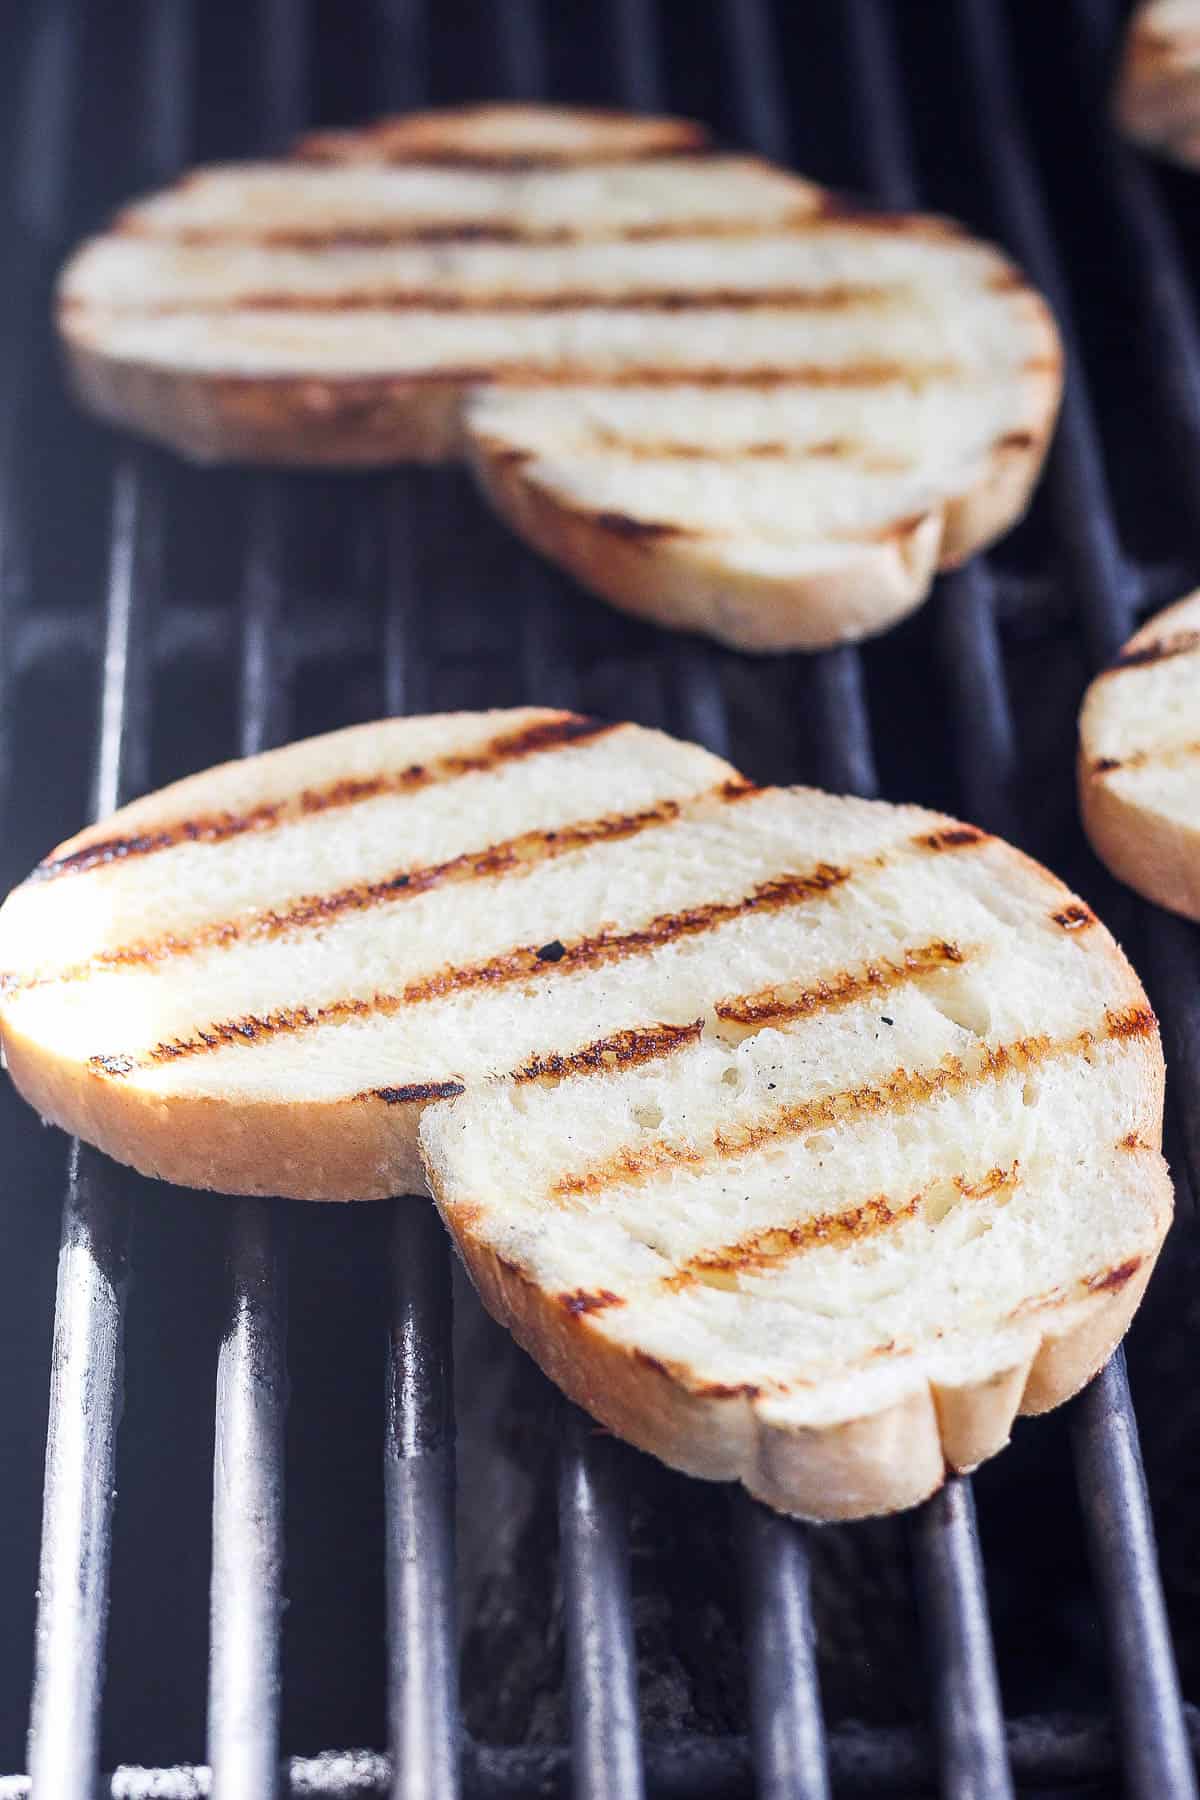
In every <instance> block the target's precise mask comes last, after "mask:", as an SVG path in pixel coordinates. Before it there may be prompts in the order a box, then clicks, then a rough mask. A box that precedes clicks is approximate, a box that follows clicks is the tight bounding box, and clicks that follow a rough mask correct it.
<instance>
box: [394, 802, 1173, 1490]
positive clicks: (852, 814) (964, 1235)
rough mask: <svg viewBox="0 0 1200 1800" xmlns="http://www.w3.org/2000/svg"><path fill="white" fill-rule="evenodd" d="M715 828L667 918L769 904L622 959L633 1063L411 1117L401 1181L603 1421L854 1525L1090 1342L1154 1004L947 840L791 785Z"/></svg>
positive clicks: (981, 850) (977, 852)
mask: <svg viewBox="0 0 1200 1800" xmlns="http://www.w3.org/2000/svg"><path fill="white" fill-rule="evenodd" d="M727 821H728V823H729V824H730V825H731V827H732V828H731V832H730V837H729V848H728V851H727V852H726V853H724V854H722V855H717V854H713V855H712V856H711V858H710V857H709V856H706V857H705V859H704V866H703V868H701V867H700V866H698V865H692V864H691V863H690V860H689V867H688V871H687V876H688V895H687V902H686V904H687V908H688V911H689V912H690V914H691V915H692V916H697V915H703V914H705V913H706V912H708V911H710V909H712V907H713V905H714V902H715V903H716V906H717V907H718V908H720V909H725V908H726V907H727V906H728V904H729V900H730V898H731V897H732V896H734V895H737V894H739V893H744V892H746V891H748V890H747V882H748V880H754V881H755V882H756V886H757V891H758V892H759V893H760V894H761V895H766V896H771V895H774V896H776V898H775V899H774V900H771V899H768V900H767V901H766V903H765V904H763V905H761V906H760V908H758V909H756V910H754V911H752V912H750V913H748V914H747V913H745V912H744V911H743V905H744V902H739V901H735V902H734V904H735V906H736V907H737V916H736V917H733V918H729V919H728V920H727V922H725V923H723V924H721V925H720V926H719V927H718V928H716V929H712V930H709V931H707V932H706V933H705V935H704V937H703V938H702V939H701V940H699V941H698V942H697V943H696V945H695V947H694V948H693V949H691V950H690V952H689V953H688V955H687V957H686V961H685V957H684V953H683V948H684V947H683V946H680V947H679V948H678V949H675V948H674V947H672V948H671V949H670V950H669V951H668V950H667V949H665V948H664V951H663V953H662V959H661V960H662V962H663V963H664V964H666V963H669V962H674V964H675V968H674V970H673V973H672V976H671V979H670V982H669V985H668V986H667V987H666V988H665V989H663V990H661V992H660V991H654V992H651V991H650V985H649V984H650V983H651V981H652V978H653V975H654V972H655V967H656V964H657V963H658V961H659V958H657V957H656V958H655V960H654V961H653V962H651V963H650V964H649V965H648V966H647V967H646V968H645V972H644V975H643V976H642V977H641V978H642V979H644V980H645V981H646V983H647V989H646V992H645V999H644V1002H643V1007H642V1012H641V1015H640V1017H641V1020H642V1031H643V1033H644V1032H645V1031H646V1030H647V1029H648V1028H649V1027H650V1025H651V1022H652V1021H659V1022H660V1024H659V1026H658V1029H659V1031H660V1032H661V1034H662V1035H661V1042H660V1043H659V1044H658V1045H657V1046H655V1047H654V1052H653V1054H652V1053H651V1051H650V1049H649V1048H647V1049H646V1050H645V1052H644V1053H639V1054H638V1055H635V1056H629V1057H627V1058H626V1059H624V1060H622V1059H620V1058H619V1057H617V1056H615V1055H612V1054H609V1053H606V1052H605V1051H603V1050H600V1051H598V1052H597V1054H595V1055H592V1054H588V1053H586V1052H585V1053H584V1054H582V1055H581V1054H580V1052H579V1051H578V1050H576V1051H574V1052H571V1053H567V1054H563V1055H548V1054H547V1053H546V1052H545V1051H543V1052H541V1053H540V1054H539V1055H537V1056H536V1057H532V1058H530V1059H529V1060H528V1061H527V1063H526V1065H525V1066H524V1067H523V1068H522V1069H520V1070H519V1071H518V1073H517V1075H516V1076H515V1077H514V1078H512V1079H510V1080H508V1081H506V1082H499V1083H491V1084H487V1085H485V1086H482V1087H480V1086H476V1087H474V1088H471V1089H469V1090H468V1091H467V1092H466V1093H465V1094H464V1095H463V1096H462V1097H461V1098H459V1099H455V1100H452V1101H448V1102H447V1103H445V1104H443V1105H440V1106H437V1107H434V1108H431V1109H430V1110H429V1111H428V1112H426V1114H425V1115H424V1117H423V1119H422V1121H421V1142H422V1148H423V1152H424V1156H425V1162H426V1168H427V1172H428V1177H429V1182H430V1186H431V1188H432V1190H433V1193H434V1195H435V1197H436V1199H437V1202H438V1205H439V1207H440V1209H441V1211H442V1214H443V1216H444V1218H445V1219H446V1222H447V1223H448V1225H449V1226H450V1228H451V1230H452V1232H453V1234H454V1237H455V1240H456V1242H457V1244H458V1247H459V1249H460V1251H461V1253H462V1256H463V1258H464V1260H465V1262H466V1265H467V1267H468V1269H469V1271H470V1273H471V1275H472V1277H473V1279H474V1281H475V1283H476V1285H477V1286H478V1288H479V1291H480V1293H481V1295H482V1297H483V1299H484V1302H485V1304H486V1305H487V1307H488V1308H489V1310H490V1311H491V1312H493V1313H494V1314H495V1316H496V1317H497V1318H498V1319H500V1320H501V1321H502V1322H503V1323H505V1324H506V1325H507V1326H508V1327H509V1328H510V1329H511V1330H512V1331H513V1332H514V1334H515V1335H516V1337H517V1338H518V1339H519V1340H520V1342H521V1343H522V1344H523V1345H525V1347H526V1348H527V1349H528V1350H529V1351H530V1352H531V1353H532V1354H533V1355H534V1356H535V1357H536V1358H537V1359H538V1361H539V1362H540V1363H541V1364H542V1366H543V1368H545V1369H546V1370H547V1372H548V1373H549V1374H550V1375H551V1376H552V1377H553V1378H554V1379H555V1380H556V1381H557V1382H558V1383H559V1384H560V1385H561V1386H562V1387H563V1388H565V1389H566V1391H567V1392H568V1393H569V1394H570V1395H571V1396H572V1397H573V1398H574V1399H575V1400H577V1401H578V1402H580V1403H581V1404H582V1405H584V1406H586V1407H587V1408H589V1409H590V1410H591V1411H592V1412H593V1413H594V1414H595V1416H596V1417H597V1418H598V1419H600V1420H602V1421H603V1422H604V1423H605V1424H606V1425H608V1426H609V1427H610V1428H611V1429H613V1430H614V1431H616V1432H618V1433H620V1434H621V1435H622V1436H623V1437H627V1438H629V1439H631V1440H632V1441H633V1442H634V1443H636V1444H638V1445H640V1446H642V1447H643V1448H644V1449H647V1450H650V1451H652V1452H654V1453H655V1454H656V1455H658V1456H660V1457H662V1458H663V1459H664V1460H665V1461H667V1462H669V1463H672V1464H674V1465H675V1466H677V1467H679V1468H682V1469H685V1470H688V1471H690V1472H691V1473H693V1474H697V1475H703V1476H708V1477H712V1478H716V1479H722V1480H723V1479H733V1478H736V1479H739V1480H741V1481H743V1482H744V1483H745V1484H746V1485H747V1487H749V1488H750V1489H751V1490H752V1491H753V1492H754V1493H755V1494H757V1495H758V1496H759V1497H760V1498H762V1499H764V1500H765V1501H767V1502H768V1503H769V1504H771V1505H772V1506H775V1507H779V1508H781V1509H783V1510H785V1511H788V1512H793V1513H797V1514H801V1515H803V1516H806V1517H809V1518H851V1517H856V1516H859V1515H862V1514H867V1513H874V1512H881V1511H887V1510H891V1509H894V1508H898V1507H901V1506H906V1505H910V1504H912V1503H913V1502H915V1501H917V1500H920V1499H921V1498H923V1497H924V1496H925V1495H927V1494H928V1493H930V1492H931V1491H932V1490H933V1489H934V1488H936V1487H937V1486H938V1485H939V1484H940V1482H941V1480H942V1478H943V1472H944V1469H945V1468H946V1467H950V1468H953V1469H967V1468H970V1467H972V1466H974V1465H975V1464H977V1463H979V1462H980V1461H982V1460H983V1459H984V1458H985V1457H988V1456H990V1455H991V1454H992V1453H993V1452H994V1451H995V1450H997V1449H998V1448H999V1447H1000V1446H1001V1445H1002V1444H1003V1443H1004V1442H1005V1440H1006V1438H1007V1436H1008V1433H1009V1430H1010V1426H1011V1423H1012V1420H1013V1417H1014V1415H1015V1414H1016V1413H1017V1412H1039V1411H1042V1410H1045V1409H1046V1408H1048V1407H1051V1406H1053V1405H1056V1404H1057V1403H1058V1402H1060V1401H1062V1400H1063V1399H1065V1398H1066V1397H1067V1396H1068V1395H1069V1394H1070V1393H1072V1392H1073V1391H1075V1390H1076V1389H1077V1388H1078V1387H1080V1386H1081V1385H1082V1384H1083V1382H1084V1381H1086V1380H1087V1378H1088V1377H1089V1376H1090V1375H1091V1374H1092V1373H1093V1372H1094V1370H1095V1369H1097V1368H1098V1367H1099V1365H1100V1364H1101V1363H1102V1362H1103V1360H1104V1359H1105V1358H1106V1357H1107V1356H1108V1354H1109V1352H1110V1351H1111V1349H1112V1348H1113V1346H1114V1344H1115V1343H1116V1341H1117V1339H1118V1338H1119V1336H1120V1334H1121V1333H1122V1331H1123V1330H1124V1328H1125V1326H1126V1324H1127V1322H1128V1320H1129V1318H1130V1316H1131V1315H1132V1312H1133V1310H1134V1307H1135V1306H1136V1304H1137V1301H1138V1298H1139V1297H1140V1295H1141V1292H1142V1289H1143V1287H1144V1284H1145V1282H1146V1279H1147V1277H1148V1274H1149V1271H1150V1268H1151V1266H1152V1264H1153V1262H1154V1259H1155V1256H1156V1254H1157V1252H1158V1248H1159V1245H1160V1243H1161V1241H1162V1238H1163V1234H1164V1232H1165V1230H1166V1227H1167V1224H1168V1220H1169V1217H1170V1212H1171V1192H1170V1184H1169V1179H1168V1176H1167V1173H1166V1169H1165V1166H1164V1164H1163V1161H1162V1158H1161V1156H1160V1154H1159V1149H1158V1146H1159V1127H1160V1116H1161V1107H1162V1081H1163V1067H1162V1057H1161V1052H1160V1048H1159V1044H1158V1039H1157V1033H1156V1029H1155V1024H1154V1019H1153V1015H1152V1013H1151V1012H1150V1010H1149V1007H1148V1005H1147V1002H1146V999H1145V996H1144V994H1143V992H1142V990H1141V988H1140V986H1139V984H1138V982H1137V980H1136V978H1135V977H1134V975H1133V973H1132V971H1131V970H1130V969H1129V967H1128V965H1127V964H1126V962H1125V960H1124V958H1123V957H1122V956H1121V953H1120V951H1119V950H1118V949H1117V947H1116V945H1115V944H1114V943H1113V941H1112V939H1111V938H1110V937H1109V936H1108V934H1107V933H1106V932H1105V930H1104V929H1103V927H1102V926H1101V925H1099V924H1098V923H1097V921H1096V919H1095V917H1094V916H1093V914H1092V913H1091V912H1090V911H1089V910H1088V908H1087V907H1086V906H1084V905H1083V904H1082V903H1081V902H1080V901H1078V900H1077V899H1075V898H1074V897H1073V896H1071V895H1070V894H1069V893H1067V892H1066V890H1064V889H1063V888H1062V887H1061V886H1060V884H1059V883H1058V882H1057V881H1055V880H1054V879H1053V878H1052V877H1051V876H1049V875H1047V874H1046V872H1045V871H1044V870H1042V869H1040V868H1039V867H1037V866H1036V865H1034V864H1033V863H1031V862H1029V861H1028V860H1027V859H1026V858H1024V857H1022V856H1020V855H1019V854H1018V853H1017V852H1015V851H1013V850H1012V849H1010V848H1009V847H1008V846H1006V845H1005V844H1003V843H1000V842H998V841H996V840H995V839H990V838H987V837H985V836H984V835H983V834H982V833H980V832H978V831H974V830H971V829H970V828H968V827H963V826H960V825H956V824H954V823H952V822H951V821H948V820H946V819H945V818H942V817H940V816H937V815H933V814H930V813H926V812H922V811H919V810H917V809H915V808H910V807H890V806H885V805H880V804H872V803H866V802H858V801H851V800H843V799H834V798H831V797H829V796H827V795H824V794H819V793H813V792H806V791H802V790H792V791H786V792H784V791H778V790H776V791H770V790H768V791H765V792H759V793H757V794H754V795H750V796H747V797H746V798H744V799H743V800H741V801H739V802H738V803H737V805H736V807H735V809H734V812H733V814H732V815H727ZM760 847H761V862H760V861H759V860H758V855H759V849H760ZM712 848H713V851H714V852H715V851H716V842H715V840H714V843H713V846H712ZM614 855H615V856H616V855H619V852H618V853H614ZM768 867H769V868H770V869H771V870H772V871H773V874H772V876H771V877H770V878H769V881H768V882H767V883H766V884H763V883H762V882H761V881H760V880H758V877H759V872H760V870H765V869H766V868H768ZM810 886H812V887H813V888H814V890H815V891H813V892H811V893H810V892H808V889H809V887H810ZM800 895H803V896H804V897H803V898H802V899H799V896H800ZM797 902H798V903H797ZM674 905H675V906H676V907H677V906H678V901H674ZM685 916H687V914H685ZM566 993H567V990H566V989H564V990H563V994H564V1017H565V1016H566ZM577 1035H578V1034H577V1033H576V1032H574V1031H571V1032H569V1033H568V1034H566V1035H565V1036H562V1037H561V1040H560V1041H561V1042H562V1044H563V1047H564V1050H565V1049H566V1046H567V1044H568V1043H569V1041H570V1039H571V1038H572V1037H575V1036H577Z"/></svg>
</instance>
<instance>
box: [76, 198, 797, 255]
mask: <svg viewBox="0 0 1200 1800" xmlns="http://www.w3.org/2000/svg"><path fill="white" fill-rule="evenodd" d="M818 223H820V219H819V215H818V214H816V213H814V211H813V210H812V208H811V206H810V205H808V204H806V203H805V202H803V201H801V202H798V203H797V204H796V205H795V206H792V207H784V206H780V207H779V209H778V211H772V212H762V213H751V214H747V215H746V216H744V217H741V218H732V217H731V218H711V217H710V218H704V217H699V216H696V215H695V214H687V213H683V212H681V213H679V214H677V215H673V216H670V217H668V216H667V215H665V214H664V215H663V216H662V217H661V218H658V219H654V220H652V221H650V222H648V223H646V224H625V225H619V224H615V223H613V224H605V225H602V226H601V228H600V229H599V230H591V231H580V230H577V229H576V228H575V227H573V226H571V225H541V226H537V225H522V224H517V223H515V222H510V223H505V222H503V221H501V220H498V219H491V220H488V221H487V222H486V223H484V222H483V221H480V220H474V219H464V218H450V217H447V218H442V219H409V220H407V221H404V222H399V221H398V222H394V223H393V222H390V221H389V222H381V223H380V224H378V225H367V224H356V225H353V226H336V225H333V226H331V225H313V226H311V227H308V228H305V227H303V226H295V225H290V226H283V227H272V226H266V227H264V228H260V229H258V230H254V229H241V230H239V229H235V228H234V227H233V225H232V223H231V222H229V221H225V222H223V223H222V224H219V225H179V226H173V227H171V228H169V229H168V230H166V231H164V230H163V229H162V227H161V225H160V223H159V222H158V221H157V220H156V219H154V218H147V217H145V216H143V215H139V214H138V213H137V212H136V211H132V212H126V213H122V214H120V215H118V217H117V218H116V220H115V221H114V222H113V225H112V226H111V227H110V229H111V230H112V231H114V232H117V233H124V234H126V235H128V236H130V237H144V238H154V239H158V240H160V241H162V240H166V241H169V242H171V243H176V244H198V245H201V244H213V245H219V244H226V245H229V244H260V245H263V246H265V247H267V248H275V249H281V250H341V249H345V250H365V249H371V248H373V247H374V246H377V245H383V244H578V243H593V244H597V243H619V242H621V241H625V242H627V243H648V242H651V241H653V240H656V239H660V238H661V239H665V240H669V239H672V238H681V237H705V238H729V239H737V238H742V237H761V236H762V235H763V234H764V233H766V232H770V233H775V232H787V231H797V230H799V231H803V230H804V229H805V228H811V227H813V226H814V225H816V224H818Z"/></svg>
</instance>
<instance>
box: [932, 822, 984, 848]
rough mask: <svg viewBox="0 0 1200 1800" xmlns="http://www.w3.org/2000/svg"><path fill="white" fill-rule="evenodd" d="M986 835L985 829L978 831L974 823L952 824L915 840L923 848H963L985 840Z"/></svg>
mask: <svg viewBox="0 0 1200 1800" xmlns="http://www.w3.org/2000/svg"><path fill="white" fill-rule="evenodd" d="M987 836H988V834H987V832H986V831H979V830H977V829H976V827H975V826H974V825H952V826H947V828H946V829H945V830H944V831H931V832H929V833H927V834H926V835H924V836H922V837H919V838H917V840H916V842H917V843H918V845H920V846H921V847H922V848H923V849H925V850H939V851H940V850H964V849H966V848H967V846H968V845H970V844H982V843H984V842H986V840H987Z"/></svg>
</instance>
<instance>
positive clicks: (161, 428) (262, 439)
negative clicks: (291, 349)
mask: <svg viewBox="0 0 1200 1800" xmlns="http://www.w3.org/2000/svg"><path fill="white" fill-rule="evenodd" d="M58 328H59V337H60V340H61V342H62V344H63V346H64V349H65V355H66V372H67V380H68V384H69V386H70V388H71V391H72V393H73V394H74V396H75V399H76V400H77V401H78V402H79V404H80V405H81V406H82V407H83V408H84V409H85V410H86V411H89V412H91V413H94V414H98V415H99V416H100V417H101V418H102V419H104V420H106V421H107V422H108V423H109V424H110V425H115V426H117V427H118V428H119V429H121V430H128V429H129V428H130V427H131V426H133V427H136V429H138V430H139V431H143V432H145V433H146V435H147V436H148V437H150V438H152V439H153V440H155V441H156V442H158V443H162V444H166V445H168V446H169V447H170V448H171V449H172V450H174V451H176V452H177V453H178V454H179V455H180V456H183V457H186V458H187V459H188V461H190V462H195V463H227V462H232V463H240V462H246V463H256V464H265V465H268V466H273V467H276V468H323V467H324V468H347V469H348V468H359V469H372V468H383V467H387V466H390V465H392V464H395V463H443V462H450V461H454V460H457V459H458V458H459V457H460V456H461V455H462V415H463V409H464V405H465V402H466V398H467V395H468V393H469V391H470V389H471V388H472V387H473V386H477V385H478V383H477V382H470V381H464V380H461V379H459V378H458V377H456V376H454V375H446V376H437V375H434V376H431V377H429V378H428V379H423V380H414V379H412V378H411V377H404V376H400V377H392V376H386V375H378V376H374V375H365V376H355V377H347V378H344V379H337V380H328V379H325V378H323V377H320V376H307V375H295V376H292V375H283V376H259V375H247V376H238V375H212V374H206V373H203V372H200V371H196V370H190V369H178V368H171V367H157V366H151V365H149V364H143V363H135V362H126V361H121V360H119V359H118V358H115V357H111V356H106V355H104V354H102V353H100V352H97V351H96V350H93V349H92V348H91V346H90V345H89V344H87V343H85V342H84V341H83V340H82V339H81V338H80V337H79V336H78V335H77V334H75V333H74V332H73V330H72V324H71V317H70V313H69V311H67V312H63V313H60V316H59V321H58Z"/></svg>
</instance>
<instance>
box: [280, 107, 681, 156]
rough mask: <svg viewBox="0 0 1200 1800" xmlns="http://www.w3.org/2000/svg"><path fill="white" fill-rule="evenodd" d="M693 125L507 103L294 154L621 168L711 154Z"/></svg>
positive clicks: (383, 125)
mask: <svg viewBox="0 0 1200 1800" xmlns="http://www.w3.org/2000/svg"><path fill="white" fill-rule="evenodd" d="M708 142H709V138H708V133H707V131H706V130H705V129H704V127H703V126H702V125H697V124H694V123H693V122H692V121H691V120H689V119H669V118H655V117H653V116H651V115H650V114H640V115H635V114H631V113H623V112H615V111H608V110H605V109H603V108H588V107H582V106H546V105H538V106H533V105H526V104H522V103H513V104H508V105H506V104H503V103H501V102H499V101H489V102H486V103H484V104H481V105H474V106H447V107H440V108H438V109H437V110H435V111H432V112H413V113H404V114H402V115H400V116H398V117H395V118H388V119H379V120H377V121H376V122H375V123H374V124H371V125H366V126H361V127H359V128H357V129H354V130H350V131H315V132H309V133H308V134H307V135H306V136H304V137H302V138H300V140H299V141H298V143H297V144H296V146H295V154H296V155H298V156H304V157H311V158H312V159H314V160H316V161H322V162H424V163H438V162H443V163H452V164H462V165H470V164H477V165H479V166H480V167H483V168H520V167H522V166H524V165H526V164H529V163H588V162H615V161H618V160H619V159H620V158H622V157H628V158H634V157H644V156H676V155H686V154H688V153H689V152H692V151H696V150H702V149H705V148H706V147H707V145H708Z"/></svg>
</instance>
